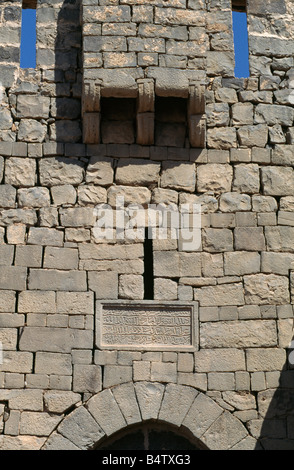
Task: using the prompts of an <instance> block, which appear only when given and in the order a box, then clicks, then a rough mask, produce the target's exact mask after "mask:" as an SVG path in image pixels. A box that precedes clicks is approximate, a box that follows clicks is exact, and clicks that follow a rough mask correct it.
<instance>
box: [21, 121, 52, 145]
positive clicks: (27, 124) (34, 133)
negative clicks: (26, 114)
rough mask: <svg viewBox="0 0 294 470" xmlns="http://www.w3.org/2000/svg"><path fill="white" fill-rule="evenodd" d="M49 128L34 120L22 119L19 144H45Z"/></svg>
mask: <svg viewBox="0 0 294 470" xmlns="http://www.w3.org/2000/svg"><path fill="white" fill-rule="evenodd" d="M46 133H47V126H46V125H44V124H42V123H41V122H38V121H35V120H34V119H21V121H20V124H19V128H18V140H19V142H44V140H45V136H46Z"/></svg>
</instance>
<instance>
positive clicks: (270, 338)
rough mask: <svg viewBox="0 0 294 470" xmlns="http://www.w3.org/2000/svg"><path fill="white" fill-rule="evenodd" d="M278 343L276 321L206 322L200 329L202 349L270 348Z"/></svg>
mask: <svg viewBox="0 0 294 470" xmlns="http://www.w3.org/2000/svg"><path fill="white" fill-rule="evenodd" d="M276 343H277V331H276V325H275V322H274V321H271V320H247V321H233V322H231V321H226V322H220V321H219V322H211V323H210V322H206V323H204V324H202V325H201V327H200V347H202V348H207V349H213V348H231V347H240V348H244V347H270V346H275V345H276Z"/></svg>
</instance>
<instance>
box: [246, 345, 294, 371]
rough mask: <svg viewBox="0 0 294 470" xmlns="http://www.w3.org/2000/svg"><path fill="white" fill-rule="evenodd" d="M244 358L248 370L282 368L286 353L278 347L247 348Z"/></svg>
mask: <svg viewBox="0 0 294 470" xmlns="http://www.w3.org/2000/svg"><path fill="white" fill-rule="evenodd" d="M246 359H247V368H248V371H250V372H255V371H272V370H282V368H283V367H284V365H285V361H286V353H285V351H284V350H283V349H279V348H266V349H262V348H260V349H248V350H247V351H246Z"/></svg>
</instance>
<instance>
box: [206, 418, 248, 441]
mask: <svg viewBox="0 0 294 470" xmlns="http://www.w3.org/2000/svg"><path fill="white" fill-rule="evenodd" d="M247 435H248V431H247V430H246V428H245V426H244V425H243V424H242V423H241V422H240V421H239V420H238V419H237V418H235V417H234V416H232V415H231V414H230V413H229V412H227V411H225V412H224V413H223V414H222V415H221V416H220V417H219V418H218V419H217V420H216V421H215V422H214V423H213V424H212V426H211V427H210V428H209V429H208V430H207V431H206V433H205V434H204V436H203V437H202V439H203V441H204V442H205V444H206V445H207V446H208V448H209V449H222V450H227V449H230V447H232V446H233V445H234V444H237V443H238V442H239V441H241V440H242V439H244V438H245V437H246V436H247Z"/></svg>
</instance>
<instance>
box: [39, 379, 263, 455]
mask: <svg viewBox="0 0 294 470" xmlns="http://www.w3.org/2000/svg"><path fill="white" fill-rule="evenodd" d="M146 426H147V428H146ZM136 427H137V428H136ZM146 429H147V430H148V431H146ZM134 430H135V431H136V430H137V431H138V430H139V431H140V433H141V434H142V435H143V437H144V438H146V433H147V437H148V440H149V444H148V442H147V444H146V442H145V444H142V441H141V444H140V442H138V443H137V444H136V445H137V446H139V445H148V446H149V450H151V446H152V447H154V446H155V447H159V445H160V448H159V449H154V450H164V448H165V447H167V445H166V442H167V439H173V443H174V445H173V448H172V449H171V450H176V449H177V447H175V446H178V445H179V446H180V447H181V449H180V450H185V449H183V445H185V446H188V445H193V446H194V449H198V450H200V449H205V448H206V449H211V450H228V449H233V450H252V449H254V447H255V445H256V439H254V438H253V437H252V436H250V435H249V433H248V430H247V429H246V427H245V426H244V424H243V423H242V422H241V421H240V420H239V419H238V418H237V417H235V416H234V415H233V414H232V413H230V412H229V411H228V410H226V409H225V408H223V407H222V406H221V404H220V403H217V402H216V401H214V400H213V399H212V398H210V397H209V396H207V395H206V394H205V393H202V392H199V391H198V390H196V389H195V388H194V387H190V386H186V385H179V384H174V383H170V384H162V383H157V382H135V383H133V382H128V383H124V384H120V385H118V386H116V387H113V388H111V389H105V390H102V391H101V392H98V393H97V394H96V395H93V396H92V397H91V398H90V399H89V400H88V401H87V402H86V403H84V404H83V405H80V406H78V407H77V408H76V409H74V410H73V411H71V412H70V413H69V414H68V415H66V416H65V417H64V418H63V419H62V421H61V422H60V423H59V425H58V427H57V428H56V429H55V431H54V432H53V433H52V434H51V435H50V436H49V437H48V439H47V440H46V442H45V443H44V445H43V447H42V450H99V449H101V450H102V445H107V446H111V445H114V443H115V449H117V447H118V445H124V446H125V447H124V449H125V450H128V448H129V447H126V446H130V445H132V447H134V441H133V443H132V434H133V438H134ZM100 446H101V447H100ZM169 447H170V446H169ZM104 449H106V447H104ZM107 449H110V447H107ZM131 450H135V449H131Z"/></svg>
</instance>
